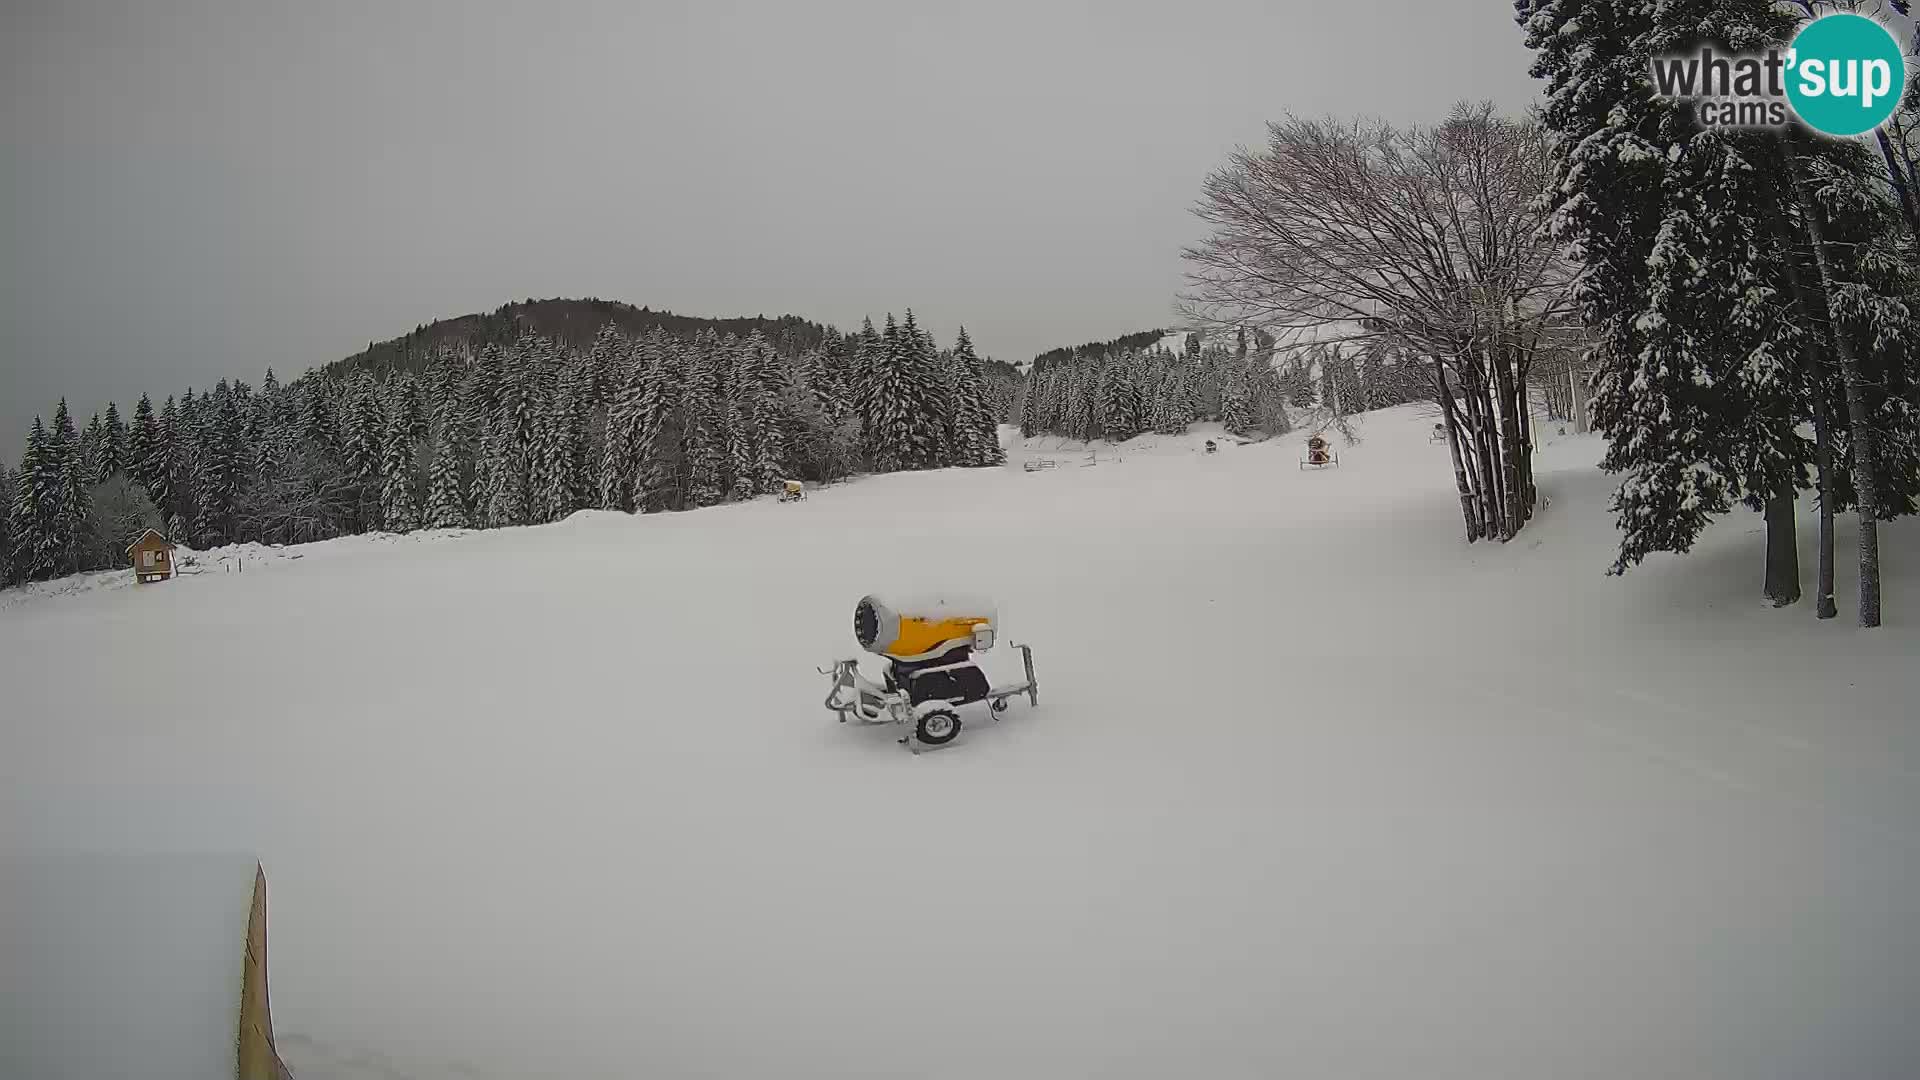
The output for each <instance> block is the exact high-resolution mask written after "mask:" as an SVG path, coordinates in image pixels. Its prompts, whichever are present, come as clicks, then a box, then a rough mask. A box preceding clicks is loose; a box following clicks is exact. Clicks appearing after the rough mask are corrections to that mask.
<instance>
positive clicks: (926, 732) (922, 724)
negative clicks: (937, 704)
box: [913, 709, 960, 746]
mask: <svg viewBox="0 0 1920 1080" xmlns="http://www.w3.org/2000/svg"><path fill="white" fill-rule="evenodd" d="M959 734H960V714H959V713H957V712H954V711H953V710H952V709H928V710H927V711H926V712H923V713H921V714H920V719H919V721H918V722H916V723H915V724H914V725H913V737H914V738H916V739H918V740H920V741H921V742H923V743H926V744H927V745H928V746H944V745H946V744H947V743H950V742H952V741H953V740H954V737H955V736H957V735H959Z"/></svg>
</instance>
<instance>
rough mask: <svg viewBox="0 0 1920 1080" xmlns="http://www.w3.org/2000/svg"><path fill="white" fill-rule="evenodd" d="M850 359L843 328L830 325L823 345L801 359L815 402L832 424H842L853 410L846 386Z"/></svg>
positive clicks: (804, 375) (803, 373) (808, 386)
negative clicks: (842, 420)
mask: <svg viewBox="0 0 1920 1080" xmlns="http://www.w3.org/2000/svg"><path fill="white" fill-rule="evenodd" d="M851 366H852V365H851V361H850V357H849V346H848V344H847V341H846V339H845V338H843V337H841V336H840V331H838V330H835V329H834V328H833V327H831V326H830V327H828V328H827V333H826V337H825V338H824V339H823V340H822V341H821V343H820V347H819V348H818V349H814V350H811V351H809V352H808V353H807V354H806V355H805V356H804V357H802V358H801V372H802V375H803V377H804V379H805V381H806V386H807V391H808V393H810V394H811V395H812V396H813V400H814V403H815V404H816V405H818V406H819V407H820V411H821V412H822V413H823V414H824V415H825V416H826V418H827V420H828V421H829V422H831V423H835V424H837V423H839V422H840V420H841V419H842V418H844V417H845V416H846V415H847V413H848V412H850V411H852V409H853V400H852V396H851V394H850V392H849V390H848V387H847V375H848V374H849V372H850V368H851Z"/></svg>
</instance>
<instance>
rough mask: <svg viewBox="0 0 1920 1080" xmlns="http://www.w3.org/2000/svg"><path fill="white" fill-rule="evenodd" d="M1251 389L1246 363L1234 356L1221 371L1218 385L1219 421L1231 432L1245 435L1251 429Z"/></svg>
mask: <svg viewBox="0 0 1920 1080" xmlns="http://www.w3.org/2000/svg"><path fill="white" fill-rule="evenodd" d="M1251 390H1252V387H1251V386H1250V385H1249V381H1248V378H1247V366H1246V363H1245V362H1244V361H1243V360H1240V359H1239V358H1237V357H1236V358H1235V359H1234V360H1233V361H1232V362H1230V363H1229V364H1228V365H1227V367H1226V369H1225V371H1224V372H1223V373H1222V381H1221V386H1220V423H1221V426H1223V427H1225V428H1226V429H1227V431H1229V432H1230V433H1232V434H1235V435H1245V434H1247V433H1248V432H1250V431H1252V430H1253V398H1252V394H1251Z"/></svg>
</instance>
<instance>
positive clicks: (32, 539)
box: [12, 416, 60, 581]
mask: <svg viewBox="0 0 1920 1080" xmlns="http://www.w3.org/2000/svg"><path fill="white" fill-rule="evenodd" d="M52 442H53V440H52V437H51V436H49V435H48V434H47V426H46V424H45V422H43V421H42V420H41V419H40V418H39V417H37V416H36V417H34V418H33V427H32V428H30V429H28V431H27V447H26V452H25V453H24V454H22V455H21V457H20V473H19V477H18V479H17V480H16V481H15V485H14V503H13V528H12V532H13V561H14V573H15V574H16V575H17V576H18V577H19V579H20V580H21V581H44V580H46V579H47V578H52V577H58V576H59V573H60V570H59V565H60V538H59V535H58V532H57V525H56V520H57V517H58V514H59V502H60V462H59V460H58V458H57V457H56V456H55V454H54V451H53V445H52Z"/></svg>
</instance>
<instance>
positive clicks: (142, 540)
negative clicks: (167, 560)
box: [127, 529, 177, 551]
mask: <svg viewBox="0 0 1920 1080" xmlns="http://www.w3.org/2000/svg"><path fill="white" fill-rule="evenodd" d="M149 536H151V537H153V538H154V539H155V540H158V541H160V542H161V543H162V544H165V545H166V546H168V547H175V546H177V545H175V544H174V542H173V541H171V540H169V539H167V538H166V537H165V536H162V535H161V534H160V530H158V529H148V530H147V531H146V532H143V533H141V534H140V535H139V537H138V538H136V539H135V540H134V542H133V543H131V544H128V545H127V550H128V551H132V550H133V549H134V548H137V547H139V546H140V545H141V544H144V543H146V542H147V537H149Z"/></svg>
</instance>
